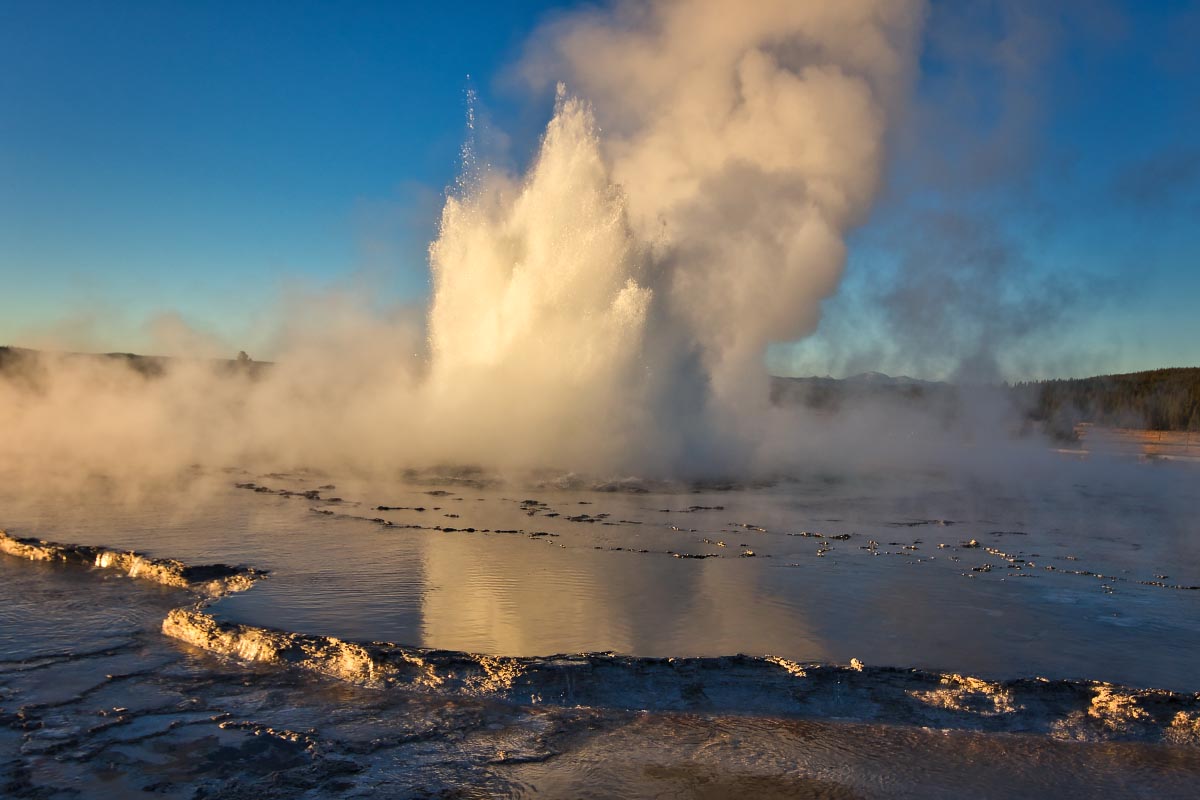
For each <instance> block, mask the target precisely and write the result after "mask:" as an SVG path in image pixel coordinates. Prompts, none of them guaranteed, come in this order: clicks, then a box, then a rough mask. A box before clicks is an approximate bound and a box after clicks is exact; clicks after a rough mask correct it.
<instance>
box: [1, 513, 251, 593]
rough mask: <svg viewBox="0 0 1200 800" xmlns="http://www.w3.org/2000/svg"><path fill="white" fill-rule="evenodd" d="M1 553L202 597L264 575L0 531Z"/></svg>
mask: <svg viewBox="0 0 1200 800" xmlns="http://www.w3.org/2000/svg"><path fill="white" fill-rule="evenodd" d="M0 553H8V554H9V555H13V556H16V557H18V558H24V559H28V560H29V561H53V562H60V563H67V564H77V565H80V566H88V567H95V568H97V569H110V570H116V571H118V572H123V573H125V574H126V575H128V576H129V577H131V578H137V579H139V580H144V581H151V582H152V583H160V584H162V585H164V586H173V587H175V588H179V589H188V590H190V591H193V592H196V593H197V594H199V595H201V596H202V597H204V598H217V597H223V596H225V595H227V594H230V593H233V592H243V591H245V590H247V589H249V588H250V587H251V586H253V585H254V584H255V582H257V581H259V580H261V579H262V578H265V577H266V576H267V573H266V572H264V571H262V570H257V569H253V568H251V567H244V566H237V567H233V566H229V565H228V564H205V565H200V566H188V565H187V564H184V563H183V562H182V561H176V560H174V559H163V558H151V557H150V556H147V555H143V554H141V553H137V552H133V551H125V550H114V549H111V548H108V547H96V546H90V545H79V544H61V543H59V542H48V541H46V540H44V539H35V538H18V537H15V536H11V535H9V533H8V532H7V531H3V530H0Z"/></svg>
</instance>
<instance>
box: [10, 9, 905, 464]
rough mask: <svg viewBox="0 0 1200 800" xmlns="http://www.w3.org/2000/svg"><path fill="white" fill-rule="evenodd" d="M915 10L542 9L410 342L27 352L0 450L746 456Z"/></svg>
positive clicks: (56, 457) (414, 457)
mask: <svg viewBox="0 0 1200 800" xmlns="http://www.w3.org/2000/svg"><path fill="white" fill-rule="evenodd" d="M924 15H925V8H924V5H923V3H921V2H917V0H908V1H907V2H902V1H901V0H844V1H843V2H839V3H823V2H804V3H802V2H796V1H795V0H760V2H755V3H751V4H747V5H746V6H745V7H744V8H739V9H737V11H736V13H731V8H730V6H729V4H728V3H725V2H723V1H722V0H658V1H657V2H651V3H623V4H620V5H617V6H615V7H613V8H611V9H608V10H604V11H593V12H586V13H581V14H577V15H574V16H570V17H566V18H564V19H561V20H559V21H558V22H556V23H554V24H552V25H550V26H549V27H547V28H545V29H544V30H543V31H541V32H540V34H539V35H538V36H537V37H535V39H534V41H533V42H532V44H531V47H530V52H529V55H528V57H527V59H526V60H525V62H524V72H525V74H526V75H527V77H528V78H529V79H530V81H531V82H532V83H533V84H534V85H536V86H545V85H550V84H552V83H555V82H558V81H562V82H563V83H559V84H558V86H559V88H558V99H557V103H556V107H555V112H554V117H553V119H552V120H551V121H550V123H549V125H548V127H547V129H546V132H545V136H544V138H543V140H542V142H541V146H540V150H539V152H538V154H537V156H536V158H535V159H534V162H533V164H532V166H531V167H530V168H529V170H528V172H527V174H525V175H523V176H514V175H505V174H501V173H499V172H496V171H486V170H484V171H480V170H477V169H471V170H470V171H469V174H467V175H465V176H464V178H463V180H462V181H461V183H460V188H459V190H458V191H456V192H454V193H452V195H451V196H450V197H449V199H448V200H447V201H446V205H445V208H444V211H443V214H442V218H441V225H440V230H439V235H438V238H437V240H436V241H435V242H434V243H433V244H432V245H431V247H430V263H431V268H432V275H433V282H434V295H433V300H432V304H431V306H430V308H429V310H428V318H427V321H426V330H425V334H426V336H427V342H425V343H422V341H421V340H422V333H421V327H420V326H419V325H417V324H412V323H411V321H405V320H399V321H380V320H377V319H374V320H370V321H364V318H363V315H362V314H359V313H356V311H355V308H354V306H353V304H346V303H342V302H339V301H337V300H336V299H330V300H327V301H325V302H324V303H322V304H321V307H320V309H319V313H316V314H311V313H308V314H305V315H304V317H305V318H307V319H309V320H310V321H314V319H315V322H316V323H317V324H315V325H313V326H311V329H316V330H319V331H320V333H319V335H313V334H311V333H308V334H306V335H300V336H297V335H293V336H289V337H287V341H288V345H287V347H285V348H284V351H283V352H282V353H281V356H280V358H279V363H278V364H277V365H275V366H274V367H273V368H271V369H270V370H267V371H265V372H264V373H263V374H262V375H260V376H258V377H257V378H254V379H252V378H251V377H250V376H249V375H248V374H240V373H239V374H233V375H229V374H226V373H227V372H228V371H227V370H223V369H221V368H216V367H213V366H211V365H209V364H205V363H202V362H185V361H180V362H177V363H172V364H170V365H168V366H167V371H166V374H165V375H164V376H162V377H159V378H155V379H153V380H147V379H145V378H143V377H142V376H140V375H138V374H137V373H136V372H134V371H132V370H129V369H128V368H126V367H125V366H123V365H121V364H113V363H109V362H101V361H88V360H80V359H72V358H69V357H63V358H58V359H51V360H47V361H44V362H43V363H42V364H41V365H40V366H39V367H38V368H37V369H36V370H33V373H32V374H23V376H21V375H19V376H18V377H17V378H13V377H10V378H9V379H8V380H0V408H3V409H4V411H5V413H4V414H3V416H2V418H0V437H2V440H3V441H4V442H5V450H6V451H7V452H8V453H9V456H10V458H16V459H20V460H22V461H23V462H25V463H26V464H29V465H34V466H37V467H42V468H45V470H50V471H52V470H54V469H66V470H78V469H84V470H94V471H103V472H106V473H114V472H115V473H118V474H120V473H121V472H122V471H125V472H128V473H130V474H136V473H140V472H145V471H150V472H156V471H157V472H161V473H162V474H166V473H168V472H169V471H170V470H177V469H178V468H180V467H182V466H185V465H188V464H191V463H194V462H199V463H205V464H241V465H251V464H255V465H262V466H272V465H278V466H296V465H306V466H313V467H321V468H328V469H352V470H362V471H372V470H389V469H392V470H394V469H396V468H400V467H403V466H422V465H427V464H431V463H443V462H453V463H477V464H484V465H487V466H490V467H498V468H505V467H541V466H552V467H559V468H566V469H574V470H579V471H584V472H591V473H595V472H606V471H607V472H611V471H634V472H638V473H640V474H675V475H694V474H702V473H705V472H711V471H714V470H720V471H723V472H729V471H736V470H740V469H749V468H751V467H752V466H753V465H755V464H761V463H762V460H763V459H764V458H768V457H774V456H768V449H767V448H764V447H763V446H762V445H763V443H764V442H765V441H766V440H767V439H769V438H771V437H770V436H769V435H768V431H771V430H774V429H775V427H774V426H777V425H778V420H777V419H776V418H775V417H776V416H777V415H778V414H779V413H780V412H779V411H778V410H772V409H771V408H770V406H769V402H768V376H767V373H766V370H765V366H764V363H763V354H764V351H765V348H766V347H767V345H769V344H770V343H772V342H777V341H786V340H791V339H795V338H797V337H802V336H804V335H806V334H808V333H810V332H812V331H813V330H814V328H815V326H816V324H817V321H818V318H819V310H820V301H821V300H822V299H823V298H825V297H826V296H828V295H829V294H830V293H831V292H833V291H834V289H835V288H836V286H837V284H838V282H839V279H840V277H841V272H842V267H843V262H844V260H845V244H844V241H843V237H844V235H845V233H846V231H847V230H848V229H849V228H850V227H851V226H853V225H855V224H856V223H857V222H859V221H861V220H862V219H863V216H864V214H865V213H866V212H867V210H868V208H869V206H870V204H871V202H872V199H873V197H874V195H875V193H876V191H877V188H878V183H879V181H880V174H881V170H882V166H883V161H884V157H885V144H886V136H887V132H888V129H889V124H890V122H891V121H892V120H893V118H894V117H895V116H896V115H897V113H899V112H900V110H901V109H902V108H903V107H904V104H905V99H906V94H907V91H908V87H909V84H910V81H911V77H912V72H913V67H914V58H915V52H916V45H917V40H918V36H919V33H920V29H921V26H922V23H923V20H924ZM568 87H569V88H568ZM311 329H310V330H311ZM414 353H418V354H421V357H414V355H413V354H414ZM781 449H782V446H781V444H780V442H779V441H778V440H775V441H773V442H772V443H771V446H770V448H769V451H770V452H771V453H775V454H776V455H777V454H778V453H779V452H780V450H781Z"/></svg>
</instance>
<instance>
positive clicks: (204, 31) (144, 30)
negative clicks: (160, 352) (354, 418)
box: [0, 0, 1200, 377]
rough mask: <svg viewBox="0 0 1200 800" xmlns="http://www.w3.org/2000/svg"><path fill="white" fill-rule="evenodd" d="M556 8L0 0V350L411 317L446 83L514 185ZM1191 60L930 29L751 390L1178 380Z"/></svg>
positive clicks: (440, 168)
mask: <svg viewBox="0 0 1200 800" xmlns="http://www.w3.org/2000/svg"><path fill="white" fill-rule="evenodd" d="M1047 6H1053V7H1052V8H1049V9H1047ZM571 8H572V4H569V3H568V4H563V3H550V2H505V3H470V4H450V3H444V4H400V3H365V2H360V3H354V4H344V5H341V6H339V5H336V4H332V3H309V2H288V3H270V2H253V3H232V2H230V3H217V2H207V3H204V2H187V3H184V2H168V1H167V0H159V1H158V2H108V3H103V4H101V3H94V2H55V3H41V2H13V0H0V342H8V343H27V344H38V343H44V342H47V341H50V340H52V339H54V338H57V339H58V340H60V341H63V342H66V343H83V344H86V343H88V342H92V343H94V344H96V345H97V346H99V347H101V348H102V349H130V350H137V349H142V348H143V347H144V346H146V339H145V335H144V331H143V329H142V324H143V322H144V321H145V320H146V319H148V318H150V317H153V316H154V315H156V314H160V313H163V312H168V311H170V312H175V313H177V314H179V315H181V316H182V318H183V319H185V320H186V321H188V322H189V323H191V324H192V325H194V326H196V327H197V328H199V329H201V330H206V331H210V332H212V333H214V334H216V335H217V336H218V337H220V338H221V339H222V340H224V341H227V342H230V343H232V344H235V345H237V346H238V347H242V346H245V347H247V348H250V347H253V346H254V345H255V344H256V343H257V342H259V341H260V338H261V336H262V330H261V320H262V318H263V315H264V313H265V310H266V309H268V308H271V307H273V304H274V303H275V302H276V300H277V298H278V296H279V294H280V292H281V291H287V290H288V289H290V288H294V287H296V286H307V287H315V288H320V287H328V286H334V287H336V286H340V285H346V284H350V283H354V282H356V281H363V280H368V279H369V280H370V282H371V285H372V286H373V288H374V290H375V291H377V292H378V293H379V294H380V296H381V297H382V299H383V300H384V301H395V302H404V301H410V302H421V300H422V299H423V298H424V296H425V295H426V293H427V291H428V283H427V276H426V272H425V265H424V248H425V245H426V240H427V238H428V237H429V236H430V235H431V233H432V228H431V221H432V219H433V218H434V216H435V214H436V210H437V207H438V206H439V204H440V197H441V196H442V193H443V191H444V187H446V186H447V185H449V184H450V183H452V181H453V180H454V177H455V173H456V170H457V167H458V159H459V150H460V147H461V145H462V141H463V136H464V116H465V107H466V103H465V94H466V90H467V88H468V86H473V87H474V88H475V89H476V90H477V91H478V92H479V94H480V96H481V99H482V103H483V105H484V107H485V108H486V109H487V110H488V112H489V115H490V116H491V118H492V119H493V120H494V121H495V124H496V126H497V127H498V128H499V129H501V130H503V131H505V132H506V134H507V135H508V138H509V140H510V141H511V142H512V143H513V145H512V151H513V158H514V159H515V160H516V161H518V162H519V161H520V160H521V159H522V158H524V157H525V156H526V155H527V154H528V151H529V149H530V148H531V147H532V146H533V144H534V142H536V138H537V135H538V131H539V128H540V126H541V125H542V124H544V122H545V119H546V116H547V113H548V106H547V104H546V99H545V98H530V97H528V96H526V95H524V94H523V93H522V92H521V91H520V90H519V89H517V88H515V87H514V86H513V85H512V82H511V81H508V80H506V79H505V75H506V73H507V71H508V70H509V68H511V66H512V64H513V63H514V62H515V60H516V59H517V58H518V57H519V55H520V52H521V45H522V42H523V41H524V40H525V39H526V37H527V36H528V35H529V34H530V32H531V31H533V30H534V29H535V27H536V26H537V24H538V23H539V21H543V20H544V19H545V18H546V15H547V14H553V13H557V12H558V11H562V10H570V9H571ZM1197 41H1200V4H1198V3H1195V2H1133V0H1129V2H1123V3H1122V2H1114V3H1111V4H1109V5H1103V4H1101V3H1070V2H1064V3H1061V4H1045V3H1020V2H1014V3H998V2H997V3H994V2H983V1H981V2H975V3H969V4H965V5H964V4H961V3H935V4H934V6H933V9H932V12H931V17H930V20H929V26H928V30H927V33H926V41H925V45H924V49H923V52H922V59H921V76H920V78H919V81H918V85H917V89H916V98H915V100H914V104H913V110H912V113H911V114H910V117H909V118H908V119H907V120H906V122H905V123H904V125H902V126H901V127H900V128H899V129H897V132H896V135H895V141H894V144H893V154H894V157H893V159H892V162H891V163H892V166H891V168H890V170H889V174H888V177H887V185H886V187H885V189H884V191H883V192H882V194H881V197H880V201H879V204H878V206H877V208H876V210H875V212H874V214H873V215H872V217H871V218H870V219H869V220H868V221H867V222H866V223H865V224H864V225H863V227H862V228H860V229H859V230H857V231H855V232H854V233H853V235H852V237H851V240H850V244H851V250H850V252H851V255H850V261H849V264H848V268H847V277H846V280H845V282H844V284H843V287H842V290H841V291H840V292H839V294H838V295H837V296H836V297H834V298H833V299H831V300H830V301H829V302H828V303H827V309H826V310H827V314H826V317H825V321H824V322H823V324H822V327H821V329H820V330H819V331H818V333H817V335H816V336H815V337H813V338H812V339H811V340H810V341H806V342H803V343H801V344H799V345H795V346H781V347H777V348H775V349H774V350H773V351H772V353H771V355H770V363H771V366H772V367H773V368H774V369H776V370H777V371H780V372H791V373H825V372H832V373H834V374H840V373H847V372H853V371H859V370H863V369H884V370H886V371H893V372H913V373H920V374H925V375H927V376H933V377H940V376H942V375H945V374H950V373H953V372H954V371H955V370H957V369H959V368H960V365H961V364H962V363H964V362H969V361H971V359H973V358H974V357H975V355H976V351H984V350H986V351H988V353H989V354H991V356H993V357H994V358H995V360H996V361H997V362H999V365H1000V371H1001V373H1002V374H1004V375H1006V376H1009V377H1024V376H1026V375H1046V374H1061V375H1069V374H1084V373H1095V372H1105V371H1114V370H1130V369H1140V368H1148V367H1155V366H1164V365H1185V364H1188V365H1194V364H1200V224H1197V221H1198V220H1200V56H1198V55H1197V53H1198V52H1200V47H1198V46H1197V45H1196V42H1197ZM468 76H470V79H468ZM931 242H932V243H935V244H936V245H937V246H936V247H932V245H931ZM981 242H984V243H987V245H988V246H987V247H986V248H981V246H980V243H981ZM931 247H932V249H931ZM364 276H367V277H364ZM955 282H957V283H958V284H961V285H959V286H958V289H959V291H958V292H956V293H954V294H953V295H952V296H953V297H957V298H958V301H957V304H956V303H955V302H949V301H948V297H950V296H951V295H947V294H945V293H944V292H943V290H944V287H946V286H947V284H948V283H949V284H951V285H954V284H955ZM914 287H915V288H914ZM901 289H903V290H901ZM1029 309H1036V312H1037V313H1023V311H1028V310H1029ZM931 314H933V315H935V316H938V317H939V318H938V319H931V317H930V315H931ZM939 325H940V326H942V329H945V330H950V331H962V332H963V335H962V337H961V338H958V337H949V338H954V339H955V341H954V342H953V343H952V344H947V341H946V340H947V338H948V337H945V336H940V337H936V342H932V341H930V340H931V338H933V337H931V336H930V335H929V331H931V330H937V329H938V328H939ZM244 342H245V343H248V344H243V343H244Z"/></svg>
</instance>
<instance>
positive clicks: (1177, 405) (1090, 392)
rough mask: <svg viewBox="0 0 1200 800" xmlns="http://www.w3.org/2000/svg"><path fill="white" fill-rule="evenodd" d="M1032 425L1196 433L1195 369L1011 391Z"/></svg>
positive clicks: (1198, 390)
mask: <svg viewBox="0 0 1200 800" xmlns="http://www.w3.org/2000/svg"><path fill="white" fill-rule="evenodd" d="M1011 391H1012V392H1013V394H1014V395H1015V399H1016V401H1017V403H1018V404H1019V406H1020V407H1021V408H1024V409H1026V413H1027V414H1028V415H1029V417H1030V418H1031V419H1033V420H1036V421H1039V422H1046V423H1049V424H1050V425H1051V426H1052V427H1053V428H1055V429H1062V428H1066V427H1070V426H1073V425H1074V424H1075V423H1078V422H1091V423H1094V424H1096V425H1103V426H1106V427H1113V428H1145V429H1147V430H1153V431H1200V368H1197V367H1185V368H1176V369H1155V370H1149V371H1147V372H1130V373H1127V374H1124V375H1100V376H1097V377H1094V378H1071V379H1065V380H1048V381H1031V382H1025V383H1017V384H1014V385H1013V386H1012V387H1011Z"/></svg>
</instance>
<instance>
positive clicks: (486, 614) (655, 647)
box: [421, 536, 825, 660]
mask: <svg viewBox="0 0 1200 800" xmlns="http://www.w3.org/2000/svg"><path fill="white" fill-rule="evenodd" d="M423 550H424V554H425V557H424V567H425V591H424V594H423V597H422V612H423V619H424V622H423V626H422V631H421V633H422V636H421V640H422V643H423V644H425V645H427V646H432V647H438V648H445V649H452V650H465V651H469V652H484V653H503V654H507V655H548V654H551V653H566V652H586V651H601V650H612V651H616V652H619V653H630V654H638V655H646V656H688V655H727V654H732V653H737V652H746V653H757V654H764V653H771V652H774V651H777V650H783V649H787V650H789V651H791V652H804V653H806V654H807V655H806V656H805V657H806V658H809V659H811V660H820V659H822V658H824V656H825V652H824V649H823V647H822V646H821V644H820V639H819V638H818V637H817V636H815V635H814V633H813V632H812V630H811V628H810V626H809V624H808V622H807V621H806V619H805V610H804V608H803V606H801V605H797V604H786V603H783V602H780V600H779V599H778V598H776V597H774V596H772V595H771V594H769V593H764V592H763V591H762V589H761V587H760V586H759V585H758V584H759V582H760V581H761V580H762V579H763V578H764V577H765V576H764V571H763V570H761V569H753V568H752V567H751V566H750V565H749V564H747V563H745V562H740V563H739V562H734V563H727V562H722V561H719V560H715V559H711V560H703V561H700V560H696V561H693V560H682V559H667V558H663V557H661V556H655V557H646V555H645V554H637V553H625V552H620V553H611V552H603V551H595V550H591V549H585V550H580V551H575V552H573V553H571V554H570V555H569V556H567V555H565V554H564V553H562V552H561V550H562V548H560V547H558V546H557V544H554V543H552V544H549V545H546V546H542V545H540V544H538V543H526V542H524V541H515V542H514V541H506V540H503V539H494V538H493V539H488V538H472V537H454V536H441V537H437V538H436V539H426V540H425V542H424V546H423ZM785 643H786V644H785Z"/></svg>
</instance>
